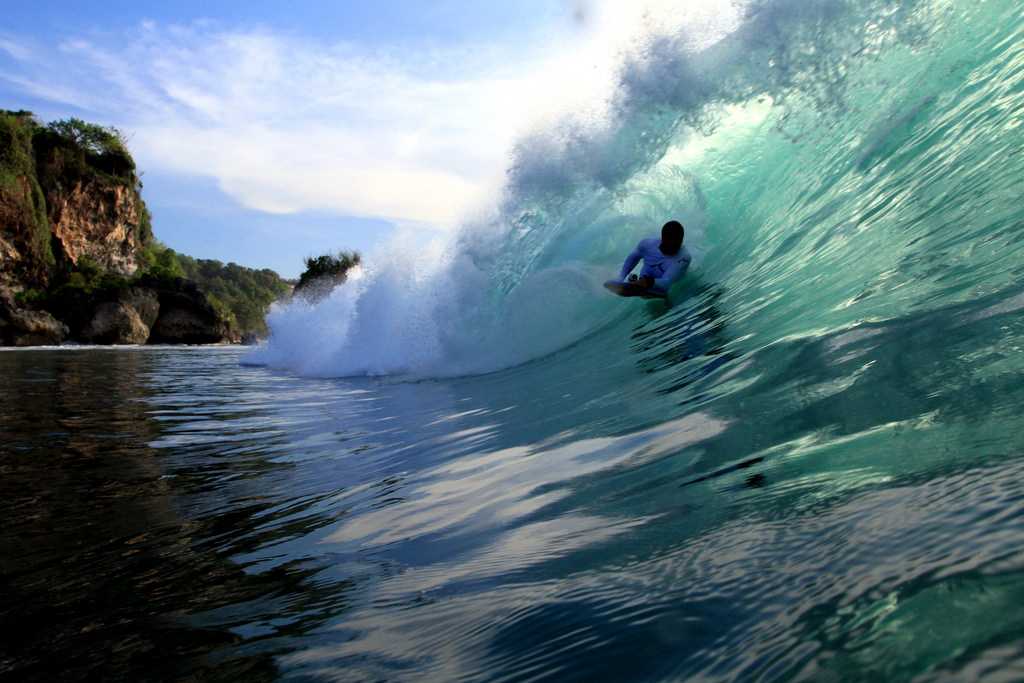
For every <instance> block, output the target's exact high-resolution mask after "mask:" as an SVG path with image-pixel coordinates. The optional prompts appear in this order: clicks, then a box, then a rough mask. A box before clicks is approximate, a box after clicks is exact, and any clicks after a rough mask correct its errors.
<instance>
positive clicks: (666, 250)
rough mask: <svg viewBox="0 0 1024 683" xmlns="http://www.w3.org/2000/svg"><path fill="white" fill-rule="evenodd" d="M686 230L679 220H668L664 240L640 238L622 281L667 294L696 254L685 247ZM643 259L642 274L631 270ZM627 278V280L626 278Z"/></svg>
mask: <svg viewBox="0 0 1024 683" xmlns="http://www.w3.org/2000/svg"><path fill="white" fill-rule="evenodd" d="M684 237H685V229H684V228H683V224H682V223H680V222H679V221H669V222H668V223H666V224H665V225H664V226H662V228H661V239H660V240H659V239H658V238H657V237H650V238H648V239H644V240H640V243H639V244H637V245H636V248H635V249H634V250H633V251H632V252H630V254H629V256H627V257H626V262H625V263H623V264H622V272H620V273H619V280H620V281H621V282H629V283H630V284H634V285H636V286H638V287H643V288H644V289H649V290H651V291H652V292H656V293H658V294H664V293H666V292H667V291H668V288H669V287H671V286H672V283H673V282H675V281H676V280H678V279H679V278H681V277H682V276H683V275H685V274H686V270H687V268H689V267H690V261H691V260H693V257H691V256H690V252H689V251H687V249H686V247H684V246H683V239H684ZM641 260H643V262H644V265H643V268H641V269H640V276H639V277H637V276H636V275H630V272H631V271H632V270H633V269H634V268H635V267H636V264H638V263H639V262H640V261H641ZM627 278H628V280H627Z"/></svg>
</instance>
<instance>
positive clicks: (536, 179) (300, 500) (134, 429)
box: [0, 2, 1024, 681]
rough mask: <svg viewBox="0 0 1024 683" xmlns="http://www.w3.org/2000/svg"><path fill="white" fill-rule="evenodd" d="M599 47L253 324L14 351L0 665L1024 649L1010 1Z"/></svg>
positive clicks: (930, 658)
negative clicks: (615, 66)
mask: <svg viewBox="0 0 1024 683" xmlns="http://www.w3.org/2000/svg"><path fill="white" fill-rule="evenodd" d="M688 41H689V42H688ZM620 86H621V87H620V89H619V91H618V93H619V94H618V95H617V99H616V100H615V101H614V102H613V103H612V107H611V110H610V111H611V113H610V115H609V117H608V118H607V119H606V120H604V121H603V122H602V123H601V124H600V125H598V126H596V127H587V126H584V125H583V124H578V125H577V124H574V123H572V122H571V121H570V122H567V123H565V124H564V126H563V127H562V128H555V129H553V130H550V131H547V132H545V133H543V134H538V135H537V136H534V137H531V138H527V139H524V141H523V142H522V145H521V147H520V149H519V150H518V152H517V155H516V159H515V163H514V164H513V165H512V167H511V168H510V172H509V181H508V187H507V188H506V190H505V192H504V194H503V195H502V197H501V199H500V202H499V208H498V209H497V210H496V213H495V215H494V216H492V217H489V218H483V219H480V220H479V221H477V222H472V223H470V224H467V226H466V227H465V229H464V230H463V231H462V232H461V233H460V234H459V236H458V237H457V238H456V240H455V241H454V242H453V243H452V244H450V245H448V246H447V247H445V248H443V249H440V250H438V251H437V253H434V254H431V255H430V258H429V259H426V258H425V259H424V260H423V262H422V263H421V264H420V262H417V263H418V264H419V265H417V268H416V270H415V272H413V273H412V274H411V276H410V275H408V274H407V275H406V276H405V277H398V276H396V273H399V272H404V271H400V270H396V269H395V268H392V266H391V265H389V264H386V263H381V264H377V265H376V266H374V269H371V270H369V271H368V272H366V273H365V274H364V275H363V277H361V278H357V279H355V280H353V281H350V282H349V283H347V284H346V285H345V286H344V287H342V288H340V289H338V290H336V292H335V294H334V295H333V296H332V297H331V298H329V299H327V300H325V301H324V302H322V303H321V304H319V305H316V306H308V305H303V304H298V303H296V304H292V305H288V306H282V307H279V308H278V309H277V310H275V312H274V313H273V314H272V315H271V319H270V323H271V326H272V329H273V337H272V339H271V341H270V343H269V344H268V345H267V346H266V347H264V348H262V349H260V350H258V351H256V352H255V353H252V352H247V351H242V350H239V349H230V348H228V349H159V348H154V349H122V350H101V349H91V350H89V349H86V350H67V349H64V350H36V351H12V352H5V353H0V377H3V378H4V382H3V383H2V385H0V401H2V405H4V406H5V409H4V411H3V412H2V414H0V433H3V435H4V438H3V439H2V440H0V472H2V477H0V493H2V495H0V501H2V502H0V515H2V517H3V519H4V520H5V523H4V525H3V527H2V531H0V548H2V549H3V552H2V553H0V557H2V558H3V559H2V560H0V579H2V581H3V585H4V587H5V591H6V592H7V593H8V595H9V596H12V597H10V599H7V600H4V601H3V602H2V603H0V618H2V620H3V622H4V623H6V624H18V625H21V628H19V629H18V630H17V634H16V636H15V637H13V638H10V639H8V640H7V641H6V642H5V643H4V644H2V645H0V671H2V672H4V673H5V674H9V675H12V676H15V677H18V678H36V679H45V678H50V677H52V675H53V674H54V672H58V671H60V672H63V673H66V674H67V673H70V674H71V676H72V677H84V676H87V675H93V676H97V675H106V676H108V677H109V676H120V677H129V678H169V679H178V678H181V677H184V676H189V675H195V676H199V675H206V676H210V677H214V678H239V677H243V676H244V677H248V678H255V679H259V680H263V679H276V678H281V677H283V678H295V679H306V680H321V679H327V680H354V681H355V680H358V681H362V680H443V681H449V680H617V679H625V680H736V681H783V680H815V681H817V680H843V681H858V680H863V681H879V680H884V681H930V680H936V681H939V680H941V681H947V680H964V681H967V680H1021V679H1024V612H1022V611H1021V609H1020V605H1021V604H1024V483H1022V475H1024V457H1022V453H1024V436H1022V434H1024V430H1022V427H1024V419H1022V417H1021V410H1020V406H1021V405H1022V403H1024V383H1022V382H1021V377H1022V370H1024V356H1022V343H1024V321H1022V318H1021V311H1022V309H1024V284H1021V276H1022V274H1024V254H1022V252H1021V249H1022V247H1021V239H1020V238H1021V236H1022V234H1024V202H1021V191H1020V188H1021V179H1024V154H1022V152H1024V133H1022V131H1021V124H1022V123H1024V9H1022V8H1021V6H1020V5H1019V4H1018V3H1013V2H983V3H970V4H968V3H938V2H913V3H899V4H895V3H879V2H799V3H798V2H789V3H785V2H774V3H769V2H763V3H754V4H751V5H749V7H748V9H747V12H746V14H744V19H743V21H742V22H740V24H739V25H738V26H737V27H736V28H735V30H734V31H733V32H732V33H730V34H729V35H728V36H726V37H725V38H723V39H722V40H719V41H717V42H714V44H712V45H710V46H708V45H702V46H701V47H700V48H699V49H698V48H693V47H692V41H691V40H690V38H689V37H687V36H662V37H658V38H652V40H651V42H650V44H649V45H648V46H647V48H646V49H645V50H643V51H641V52H640V53H639V56H635V57H630V58H627V59H626V60H625V62H624V64H623V71H622V77H621V84H620ZM666 216H676V217H679V218H680V219H682V220H683V221H684V222H685V223H686V224H687V226H688V233H687V240H688V244H689V245H690V246H691V249H692V250H693V251H694V253H695V254H696V255H697V257H696V259H695V261H696V266H695V268H694V269H693V271H692V272H691V274H690V275H689V276H688V277H687V280H686V281H685V282H684V283H683V284H681V285H680V286H679V287H677V288H676V289H674V290H673V292H672V300H673V301H672V305H671V306H668V307H666V306H664V305H663V304H661V303H658V302H651V303H647V302H637V301H619V300H617V299H611V298H610V297H609V296H607V295H606V294H605V293H604V292H603V290H601V289H600V282H601V281H602V280H604V279H606V278H607V277H608V273H609V272H610V271H611V272H614V270H615V268H617V266H618V263H619V262H620V261H621V258H622V257H623V256H624V254H625V252H626V250H628V248H629V247H630V246H632V244H633V243H635V241H636V239H638V238H639V237H641V236H644V235H646V234H648V233H650V232H652V231H653V230H656V229H657V226H659V225H660V224H661V222H663V220H664V218H665V217H666ZM405 265H407V262H400V263H399V264H398V266H399V267H404V266H405Z"/></svg>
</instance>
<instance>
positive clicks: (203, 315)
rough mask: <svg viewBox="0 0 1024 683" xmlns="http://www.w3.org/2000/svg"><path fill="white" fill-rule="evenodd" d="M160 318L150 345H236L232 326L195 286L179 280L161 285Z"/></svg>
mask: <svg viewBox="0 0 1024 683" xmlns="http://www.w3.org/2000/svg"><path fill="white" fill-rule="evenodd" d="M158 295H159V298H160V314H159V316H157V319H156V322H155V323H154V324H153V329H152V330H151V332H150V337H149V341H150V343H152V344H216V343H219V342H225V341H227V342H238V341H239V337H238V334H237V332H235V331H234V330H233V329H232V328H231V326H230V325H229V324H228V323H227V322H226V321H225V320H224V319H223V318H222V317H221V316H220V314H218V313H217V310H216V309H215V308H214V307H213V305H211V304H210V302H209V301H208V300H207V299H206V295H205V294H203V293H202V292H201V291H199V288H198V287H196V286H195V284H194V283H192V282H189V281H188V280H183V279H180V278H179V279H178V280H175V281H172V282H165V283H161V288H160V289H159V291H158Z"/></svg>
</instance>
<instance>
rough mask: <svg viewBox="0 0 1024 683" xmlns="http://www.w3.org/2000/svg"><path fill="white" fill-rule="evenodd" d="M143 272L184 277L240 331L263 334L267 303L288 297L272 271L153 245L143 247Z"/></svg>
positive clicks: (286, 286)
mask: <svg viewBox="0 0 1024 683" xmlns="http://www.w3.org/2000/svg"><path fill="white" fill-rule="evenodd" d="M146 259H147V266H146V272H147V273H149V274H151V275H153V276H155V277H158V278H166V277H183V278H186V279H188V280H191V281H193V282H195V283H196V284H197V285H198V286H199V288H200V289H201V290H202V291H204V292H206V298H207V299H208V300H209V301H210V304H211V305H213V307H214V308H216V309H218V310H220V311H223V312H224V313H225V314H226V315H227V316H229V317H230V318H231V319H232V320H233V321H234V322H235V324H236V325H237V327H238V329H239V331H240V332H241V334H242V335H243V336H244V335H256V336H263V335H265V334H266V333H267V324H266V321H265V320H264V318H265V316H266V314H267V309H268V308H270V304H272V303H274V302H275V301H277V300H278V299H280V298H282V297H284V296H287V295H288V294H289V293H290V292H291V289H292V288H291V285H290V284H288V283H287V282H286V281H285V280H283V279H282V278H281V276H280V275H278V274H277V273H276V272H274V271H273V270H270V269H269V268H263V269H260V270H257V269H255V268H246V267H244V266H240V265H238V264H237V263H228V264H226V265H225V264H224V263H221V262H220V261H217V260H212V259H196V258H192V257H191V256H186V255H185V254H179V253H178V252H176V251H174V250H173V249H169V248H167V247H163V246H161V245H156V246H155V247H153V248H151V249H147V250H146Z"/></svg>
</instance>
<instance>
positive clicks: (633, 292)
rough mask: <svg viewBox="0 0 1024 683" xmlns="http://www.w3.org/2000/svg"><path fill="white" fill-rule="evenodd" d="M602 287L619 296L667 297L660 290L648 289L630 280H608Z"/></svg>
mask: <svg viewBox="0 0 1024 683" xmlns="http://www.w3.org/2000/svg"><path fill="white" fill-rule="evenodd" d="M604 288H605V289H607V290H608V291H609V292H612V293H613V294H618V295H619V296H638V297H640V298H642V299H665V298H668V294H667V293H666V292H662V291H661V290H658V289H648V288H646V287H641V286H639V285H635V284H633V283H632V282H619V281H618V280H608V282H606V283H604Z"/></svg>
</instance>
